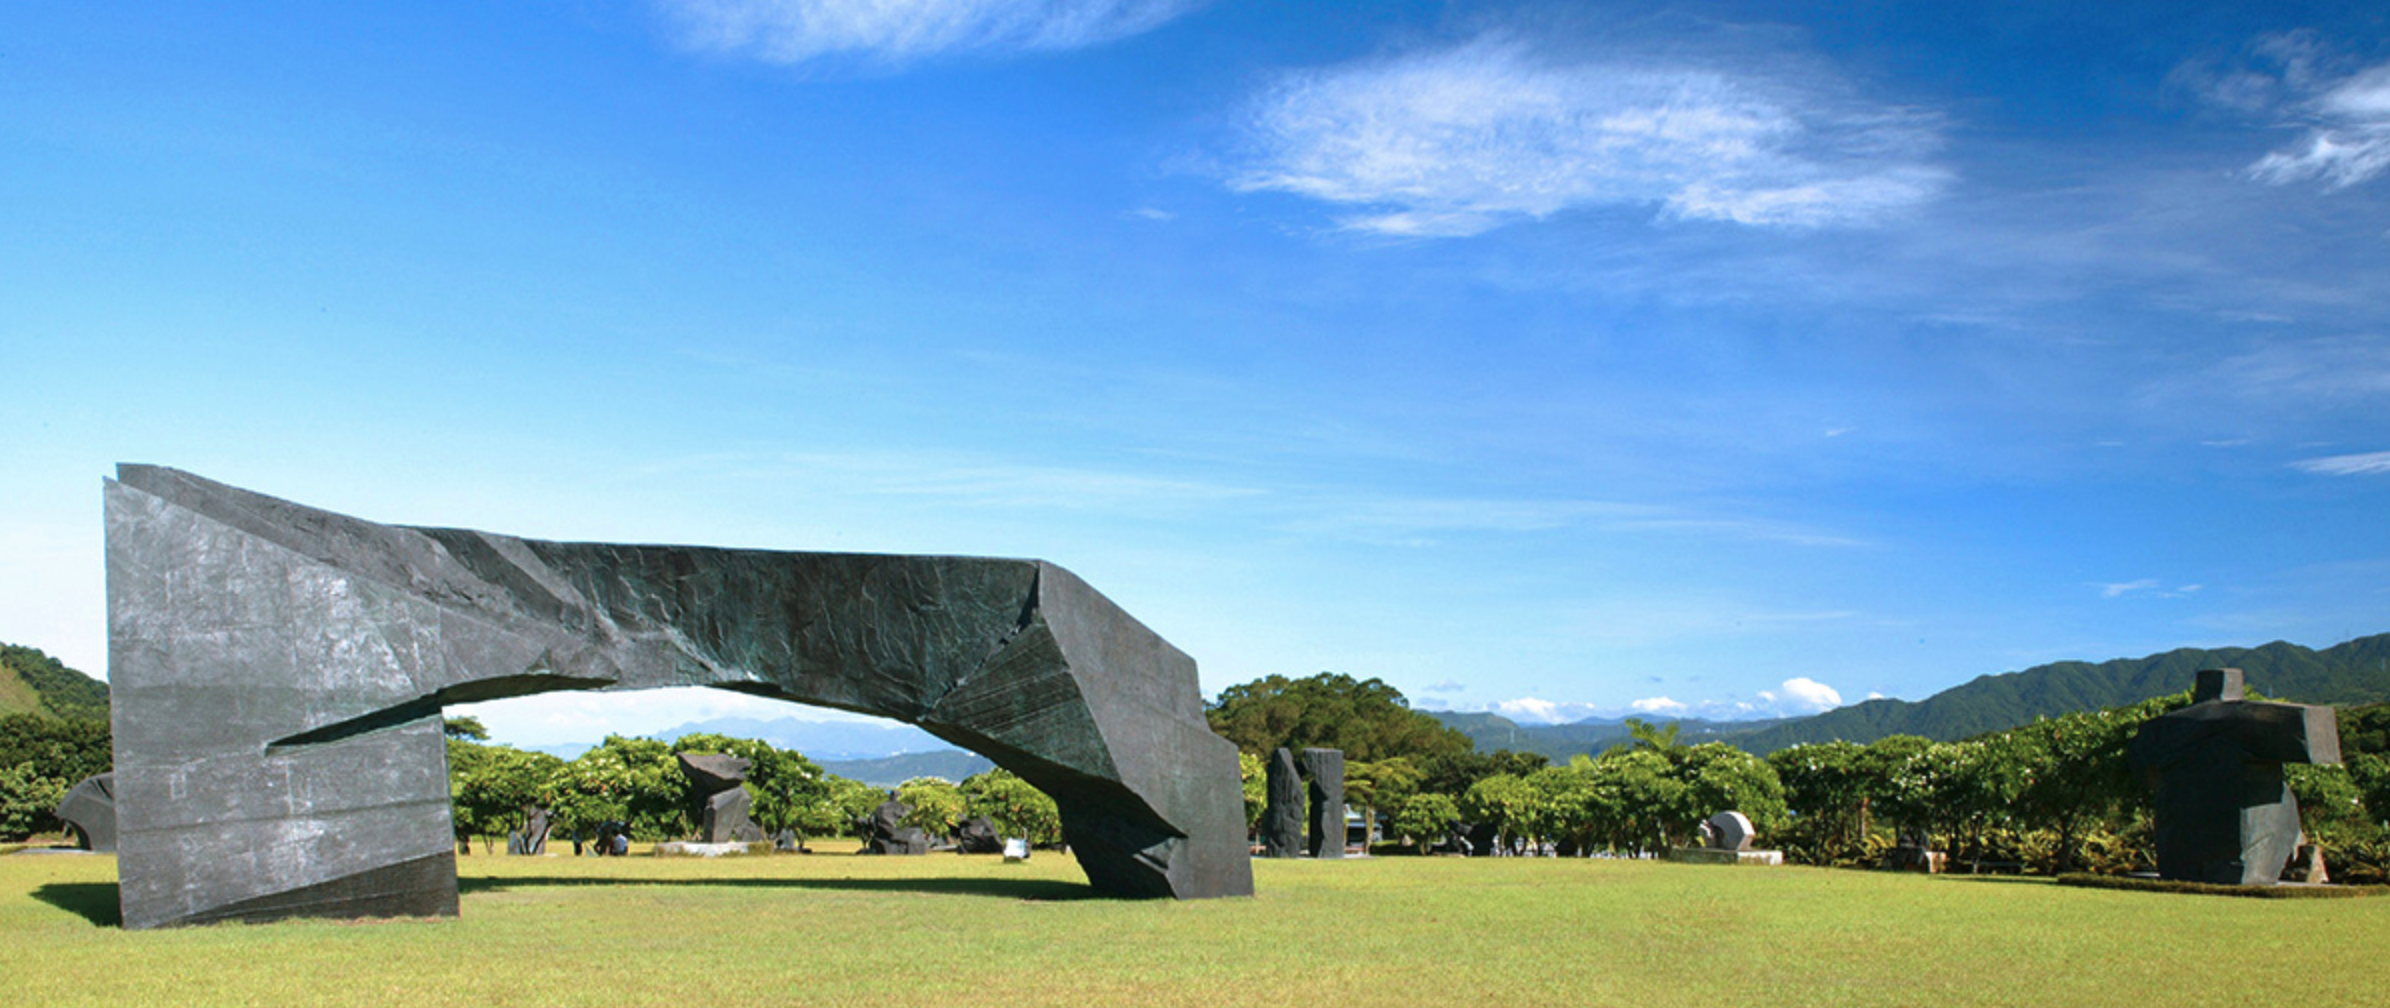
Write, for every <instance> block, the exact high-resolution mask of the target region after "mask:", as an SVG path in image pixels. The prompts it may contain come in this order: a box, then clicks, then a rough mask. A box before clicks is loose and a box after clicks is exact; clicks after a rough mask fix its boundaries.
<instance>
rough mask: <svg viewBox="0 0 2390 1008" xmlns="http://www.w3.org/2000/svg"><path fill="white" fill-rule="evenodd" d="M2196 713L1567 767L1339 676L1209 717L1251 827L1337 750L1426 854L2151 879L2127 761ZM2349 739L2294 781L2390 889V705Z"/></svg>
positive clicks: (2186, 697) (1358, 801)
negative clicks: (1232, 762)
mask: <svg viewBox="0 0 2390 1008" xmlns="http://www.w3.org/2000/svg"><path fill="white" fill-rule="evenodd" d="M2189 702H2190V694H2189V693H2188V692H2184V693H2178V694H2175V695H2172V696H2167V697H2160V698H2156V699H2153V700H2149V701H2146V702H2143V703H2139V704H2134V705H2131V706H2126V707H2117V708H2111V709H2106V710H2097V711H2086V712H2081V713H2076V714H2069V715H2066V716H2064V717H2057V718H2042V719H2038V720H2036V721H2034V722H2033V723H2031V724H2027V725H2023V726H2021V727H2018V728H2014V729H2010V730H2008V731H2002V732H1993V733H1990V734H1986V735H1982V736H1978V737H1976V738H1972V739H1967V740H1963V741H1956V742H1936V741H1932V740H1929V739H1925V738H1921V737H1918V736H1913V735H1899V736H1893V737H1890V738H1885V739H1881V740H1879V741H1876V742H1872V743H1868V744H1864V745H1862V744H1858V743H1852V742H1828V743H1819V744H1811V745H1799V746H1793V747H1790V748H1786V749H1781V750H1778V751H1776V752H1774V753H1772V754H1770V755H1769V756H1767V757H1766V758H1765V759H1762V758H1759V757H1756V756H1753V755H1750V754H1748V753H1745V752H1743V751H1741V750H1739V749H1736V748H1734V747H1732V746H1730V745H1728V744H1725V743H1719V742H1713V743H1707V744H1703V745H1685V744H1682V743H1681V742H1679V740H1678V738H1677V733H1676V727H1675V726H1674V725H1669V726H1667V727H1664V728H1663V727H1654V726H1651V725H1646V724H1641V723H1636V722H1630V727H1631V729H1632V733H1631V735H1630V741H1628V742H1627V743H1625V744H1622V745H1619V746H1617V747H1614V748H1612V749H1611V750H1609V751H1607V752H1604V753H1602V754H1601V755H1599V756H1579V757H1576V758H1575V759H1573V760H1571V761H1570V762H1569V763H1567V764H1566V765H1561V766H1549V765H1546V763H1547V761H1546V760H1545V759H1544V758H1543V757H1542V756H1539V755H1533V754H1520V753H1512V752H1507V751H1504V752H1496V753H1477V752H1473V751H1470V750H1469V749H1468V748H1467V740H1466V738H1465V737H1462V738H1460V740H1459V742H1460V744H1459V745H1458V746H1456V745H1455V744H1454V742H1453V740H1452V739H1451V738H1448V737H1446V734H1445V733H1449V734H1450V735H1455V736H1457V735H1458V734H1459V733H1457V732H1450V729H1447V728H1444V726H1443V725H1442V724H1441V723H1439V722H1436V721H1435V719H1434V718H1432V717H1430V716H1428V715H1426V714H1423V713H1421V712H1418V711H1413V710H1411V709H1410V708H1409V705H1408V704H1407V703H1405V702H1404V701H1403V699H1402V695H1401V694H1400V693H1399V692H1396V691H1395V690H1394V689H1393V688H1392V687H1390V686H1387V685H1386V684H1384V683H1382V682H1379V681H1377V680H1374V679H1371V680H1354V679H1352V678H1351V677H1349V676H1343V675H1337V674H1333V673H1323V674H1321V675H1318V676H1313V677H1310V678H1308V679H1300V680H1289V679H1286V678H1284V677H1279V676H1272V677H1270V678H1267V679H1262V680H1258V681H1256V682H1253V683H1249V684H1247V685H1245V686H1239V687H1231V688H1230V689H1228V690H1224V691H1222V693H1221V696H1220V699H1219V700H1218V701H1217V702H1215V703H1214V704H1213V705H1212V707H1211V709H1210V711H1209V716H1210V718H1211V721H1212V725H1213V727H1214V729H1215V730H1217V731H1219V733H1220V734H1221V735H1223V736H1224V737H1227V738H1229V739H1230V740H1231V741H1233V742H1236V743H1237V745H1238V748H1239V750H1240V753H1241V755H1242V764H1243V768H1244V771H1245V777H1246V781H1245V796H1246V812H1247V819H1248V823H1249V824H1251V823H1258V821H1259V819H1260V815H1261V805H1262V802H1263V801H1264V800H1265V796H1264V794H1263V790H1264V782H1263V780H1262V777H1263V771H1264V767H1265V764H1264V762H1263V758H1264V757H1265V756H1266V755H1267V753H1268V752H1269V751H1270V750H1271V749H1274V748H1277V747H1280V746H1285V747H1288V748H1302V747H1305V746H1323V747H1332V748H1344V749H1345V752H1346V757H1347V761H1348V762H1347V764H1346V774H1347V782H1346V797H1347V801H1348V803H1349V804H1351V805H1353V806H1355V807H1357V808H1362V809H1380V810H1385V811H1386V812H1387V813H1388V814H1387V815H1386V816H1385V817H1384V820H1385V821H1386V823H1387V825H1388V827H1389V829H1390V830H1391V832H1392V834H1393V835H1394V836H1396V837H1400V838H1403V839H1404V840H1405V841H1406V842H1408V843H1410V844H1412V845H1414V846H1418V847H1425V846H1427V845H1430V844H1433V843H1436V842H1439V841H1441V840H1442V839H1443V838H1444V837H1445V835H1446V834H1447V831H1448V830H1449V829H1450V828H1451V827H1452V825H1453V824H1454V823H1456V822H1466V823H1471V824H1478V825H1482V826H1490V827H1492V828H1494V829H1495V830H1496V832H1497V835H1498V837H1499V840H1500V842H1501V843H1503V844H1504V845H1505V846H1512V847H1518V846H1525V845H1529V844H1533V845H1535V846H1537V847H1539V848H1544V849H1550V850H1555V851H1562V852H1585V853H1590V852H1593V851H1597V850H1606V851H1611V852H1616V853H1620V854H1630V855H1632V854H1643V853H1650V852H1653V851H1657V850H1660V849H1662V848H1665V847H1668V846H1672V845H1681V844H1688V843H1692V842H1694V840H1695V837H1696V831H1697V829H1698V826H1699V823H1700V822H1701V821H1702V820H1704V819H1706V818H1708V817H1709V816H1711V815H1713V814H1715V813H1717V812H1719V811H1722V810H1726V809H1734V810H1737V811H1740V812H1742V813H1743V814H1744V815H1746V816H1748V817H1750V819H1751V820H1752V823H1753V825H1754V826H1756V827H1757V828H1758V829H1759V831H1760V835H1761V837H1762V839H1763V840H1764V841H1765V842H1766V843H1767V844H1768V845H1770V846H1774V847H1781V848H1783V849H1784V851H1785V853H1786V856H1787V857H1788V858H1790V859H1792V860H1795V861H1799V862H1803V863H1809V864H1822V865H1850V864H1871V863H1874V862H1875V861H1876V860H1877V859H1878V858H1879V857H1881V856H1882V855H1883V853H1884V852H1885V851H1886V850H1887V849H1888V848H1890V847H1891V846H1893V845H1894V844H1895V843H1897V842H1898V840H1899V838H1900V837H1903V836H1907V837H1910V838H1912V839H1915V840H1918V841H1921V842H1924V843H1926V844H1927V845H1928V846H1931V847H1933V848H1934V849H1938V850H1942V851H1945V852H1947V853H1948V854H1949V855H1950V856H1952V857H1953V858H1955V859H1958V860H1959V861H1961V862H1969V861H1972V862H1977V863H1984V862H1997V863H2002V864H2013V865H2017V866H2020V867H2022V868H2024V869H2026V870H2035V871H2047V872H2061V871H2071V870H2076V869H2078V868H2089V869H2095V870H2110V871H2122V870H2131V869H2138V868H2145V867H2148V866H2149V865H2150V864H2151V862H2152V860H2153V857H2154V852H2153V850H2152V847H2151V837H2150V792H2149V790H2148V788H2147V786H2146V785H2145V783H2144V782H2142V781H2140V780H2137V779H2135V778H2134V776H2133V775H2132V773H2131V772H2130V770H2129V769H2128V767H2127V766H2126V763H2125V748H2126V746H2127V745H2128V744H2130V742H2131V741H2132V739H2133V737H2134V736H2135V735H2136V734H2137V733H2138V732H2139V731H2140V729H2141V725H2142V723H2143V722H2145V721H2147V720H2149V719H2150V718H2152V717H2156V716H2158V715H2160V714H2163V713H2165V712H2167V711H2169V710H2173V709H2176V708H2179V707H2181V706H2184V705H2186V704H2188V703H2189ZM2341 732H2342V741H2343V751H2344V762H2343V763H2342V764H2340V765H2335V766H2289V767H2285V768H2284V771H2285V777H2286V780H2287V781H2288V783H2289V785H2290V787H2291V789H2292V792H2293V793H2294V794H2295V795H2296V796H2297V798H2298V800H2299V806H2300V815H2301V819H2302V823H2303V825H2304V827H2305V829H2306V831H2307V835H2308V838H2309V840H2310V842H2313V843H2316V844H2318V845H2319V846H2321V847H2322V848H2323V849H2324V851H2325V854H2326V857H2327V859H2328V861H2329V862H2330V863H2331V864H2333V865H2334V871H2335V873H2336V874H2337V875H2338V876H2340V877H2354V878H2376V877H2380V876H2382V875H2383V874H2384V868H2385V866H2386V865H2390V824H2386V823H2385V820H2390V705H2375V706H2371V707H2362V708H2352V709H2344V710H2343V711H2342V712H2341ZM1348 747H1349V748H1348ZM1365 815H1368V816H1369V817H1370V819H1371V821H1373V822H1375V821H1378V820H1379V817H1378V816H1377V815H1375V814H1374V812H1365Z"/></svg>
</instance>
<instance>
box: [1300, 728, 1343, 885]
mask: <svg viewBox="0 0 2390 1008" xmlns="http://www.w3.org/2000/svg"><path fill="white" fill-rule="evenodd" d="M1303 776H1304V778H1306V779H1307V780H1309V781H1310V782H1311V835H1310V837H1309V838H1308V839H1309V843H1308V844H1307V846H1308V847H1309V848H1310V853H1311V856H1312V857H1315V858H1340V857H1343V856H1344V750H1342V749H1305V750H1303Z"/></svg>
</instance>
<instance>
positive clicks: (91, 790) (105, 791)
mask: <svg viewBox="0 0 2390 1008" xmlns="http://www.w3.org/2000/svg"><path fill="white" fill-rule="evenodd" d="M56 814H57V816H58V818H59V820H60V821H62V822H64V823H66V824H67V825H68V826H70V827H72V828H73V829H74V831H75V845H76V846H78V847H81V848H83V849H84V850H87V851H92V852H94V853H98V854H114V853H116V775H115V774H112V773H104V774H94V775H92V776H90V777H85V778H83V779H82V780H80V781H77V782H75V786H74V787H71V788H68V789H66V796H65V797H63V798H60V799H58V811H57V813H56Z"/></svg>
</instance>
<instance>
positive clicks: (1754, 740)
mask: <svg viewBox="0 0 2390 1008" xmlns="http://www.w3.org/2000/svg"><path fill="white" fill-rule="evenodd" d="M2221 666H2229V667H2234V668H2239V669H2241V670H2242V671H2244V672H2247V673H2248V682H2249V688H2250V689H2251V690H2254V691H2256V692H2259V693H2263V694H2265V695H2266V696H2269V697H2273V698H2276V699H2281V700H2295V701H2298V702H2301V703H2320V704H2358V703H2372V702H2376V701H2380V700H2385V699H2390V634H2376V635H2374V636H2371V637H2360V638H2357V639H2355V640H2352V641H2347V642H2344V643H2341V644H2336V645H2333V646H2332V647H2329V648H2326V649H2324V650H2322V651H2316V650H2313V649H2311V648H2305V647H2301V646H2299V645H2297V644H2291V643H2287V642H2284V641H2275V642H2274V643H2271V644H2267V645H2264V646H2262V647H2255V648H2215V649H2202V648H2178V649H2176V650H2173V651H2167V652H2164V653H2162V654H2154V655H2150V656H2148V657H2146V658H2118V659H2115V660H2113V661H2105V662H2100V663H2098V664H2096V665H2095V664H2092V663H2089V662H2080V661H2064V662H2053V663H2051V664H2048V665H2037V666H2034V667H2033V668H2029V669H2026V670H2024V671H2022V672H2008V673H2003V674H2000V675H1986V676H1977V677H1976V678H1975V679H1973V680H1971V681H1969V682H1966V683H1964V684H1961V685H1958V686H1953V687H1951V688H1950V689H1946V690H1943V691H1942V692H1940V693H1936V694H1934V695H1933V696H1930V697H1927V698H1925V699H1923V700H1918V701H1914V702H1912V701H1908V700H1889V699H1887V700H1869V701H1866V702H1864V703H1858V704H1853V705H1851V706H1848V707H1838V708H1836V709H1834V710H1830V711H1826V712H1825V713H1822V714H1813V715H1810V716H1808V717H1801V718H1786V719H1781V720H1774V721H1700V720H1687V721H1684V722H1682V724H1683V725H1684V728H1683V729H1682V732H1683V734H1682V735H1681V736H1680V737H1681V738H1683V739H1684V740H1686V741H1688V742H1706V741H1711V740H1723V741H1727V742H1732V743H1734V744H1735V745H1737V746H1740V747H1742V748H1744V749H1747V750H1749V751H1751V752H1755V753H1769V752H1774V751H1776V750H1778V749H1782V748H1784V747H1786V746H1790V745H1797V744H1799V743H1803V742H1828V741H1833V740H1836V739H1844V740H1848V741H1852V742H1873V741H1875V740H1876V739H1880V738H1883V737H1885V736H1887V735H1923V736H1925V737H1927V738H1930V739H1939V740H1945V741H1947V740H1952V739H1962V738H1967V737H1969V736H1973V735H1981V734H1983V733H1985V732H1991V731H1999V730H2001V729H2004V728H2014V727H2016V726H2017V725H2021V724H2025V723H2027V722H2030V721H2032V720H2033V719H2034V718H2036V717H2054V716H2057V715H2060V714H2067V713H2071V712H2074V711H2080V710H2093V709H2097V708H2102V707H2117V706H2122V705H2125V704H2130V703H2138V702H2140V701H2142V700H2147V699H2149V698H2150V697H2153V696H2163V695H2165V694H2168V693H2176V692H2180V691H2182V690H2185V689H2189V688H2190V686H2191V677H2192V673H2194V672H2197V671H2198V670H2200V669H2203V668H2216V667H2221ZM1430 713H1433V714H1435V716H1436V717H1437V718H1438V719H1440V720H1442V721H1443V722H1444V723H1446V724H1449V725H1451V726H1453V727H1455V728H1458V729H1460V730H1461V731H1463V732H1465V733H1467V734H1468V736H1469V737H1470V739H1471V740H1473V741H1475V742H1476V743H1477V747H1478V748H1479V749H1480V750H1492V749H1513V750H1518V751H1522V752H1540V753H1543V754H1544V755H1546V756H1549V757H1551V758H1553V759H1554V760H1565V759H1567V758H1569V757H1570V756H1572V755H1575V754H1577V753H1581V752H1600V751H1601V750H1602V749H1604V748H1607V747H1609V746H1611V745H1615V744H1617V743H1618V742H1620V741H1622V740H1624V739H1625V738H1626V734H1627V733H1626V729H1625V728H1624V727H1623V726H1621V725H1619V724H1618V723H1617V722H1616V721H1610V720H1593V721H1580V722H1577V723H1575V724H1566V725H1522V724H1517V723H1514V722H1512V721H1510V720H1509V719H1508V718H1504V717H1501V716H1500V715H1495V714H1484V713H1470V714H1459V713H1452V712H1444V711H1433V712H1430Z"/></svg>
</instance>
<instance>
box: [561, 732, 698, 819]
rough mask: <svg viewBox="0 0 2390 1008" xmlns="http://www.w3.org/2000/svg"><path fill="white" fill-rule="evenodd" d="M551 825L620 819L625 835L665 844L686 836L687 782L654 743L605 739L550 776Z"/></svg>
mask: <svg viewBox="0 0 2390 1008" xmlns="http://www.w3.org/2000/svg"><path fill="white" fill-rule="evenodd" d="M554 781H555V787H554V800H555V805H554V806H553V809H554V811H555V813H556V824H557V826H559V827H560V828H563V829H566V830H572V831H578V830H584V829H594V828H596V826H597V824H598V823H600V822H604V821H606V820H608V819H616V820H621V821H622V822H623V823H624V824H626V825H628V826H629V827H630V830H631V835H632V836H633V837H636V838H640V839H646V840H667V839H671V838H674V837H682V836H687V835H688V834H689V815H688V811H687V803H686V799H687V795H688V789H689V784H688V779H687V778H686V777H683V776H682V775H681V772H680V761H679V760H678V759H676V758H674V756H673V753H672V747H671V746H668V745H666V744H664V743H662V742H658V741H656V740H654V739H642V738H625V737H623V736H620V735H608V736H606V740H605V741H603V742H600V743H598V745H597V746H596V747H595V748H592V749H590V750H589V751H587V752H584V753H582V754H581V755H580V756H578V757H576V758H575V759H573V760H572V761H571V762H569V763H566V764H564V765H563V766H562V767H561V768H559V769H558V770H557V772H556V774H555V778H554Z"/></svg>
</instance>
